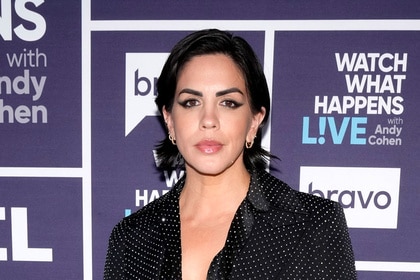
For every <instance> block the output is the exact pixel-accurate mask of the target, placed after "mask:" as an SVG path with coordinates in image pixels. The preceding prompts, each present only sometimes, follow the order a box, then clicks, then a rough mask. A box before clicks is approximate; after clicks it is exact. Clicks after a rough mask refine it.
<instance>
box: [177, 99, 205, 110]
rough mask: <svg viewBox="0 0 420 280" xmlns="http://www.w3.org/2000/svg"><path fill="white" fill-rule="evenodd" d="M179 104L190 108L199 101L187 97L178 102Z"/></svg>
mask: <svg viewBox="0 0 420 280" xmlns="http://www.w3.org/2000/svg"><path fill="white" fill-rule="evenodd" d="M179 104H180V105H181V106H182V107H184V108H191V107H194V106H197V105H199V104H200V103H199V102H198V100H196V99H187V100H184V101H181V102H179Z"/></svg>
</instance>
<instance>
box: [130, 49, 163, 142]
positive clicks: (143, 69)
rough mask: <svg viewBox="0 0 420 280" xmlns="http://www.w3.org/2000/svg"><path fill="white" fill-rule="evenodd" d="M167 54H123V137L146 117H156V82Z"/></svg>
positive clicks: (157, 113)
mask: <svg viewBox="0 0 420 280" xmlns="http://www.w3.org/2000/svg"><path fill="white" fill-rule="evenodd" d="M168 55H169V54H168V53H126V54H125V136H127V135H128V134H130V132H131V131H132V130H133V129H134V128H135V127H136V126H137V125H138V124H139V123H140V122H141V121H142V120H143V119H144V118H145V117H146V116H157V115H159V112H158V110H157V107H156V104H155V98H156V95H157V91H156V81H157V78H158V77H159V75H160V72H161V70H162V67H163V64H164V63H165V61H166V59H167V58H168Z"/></svg>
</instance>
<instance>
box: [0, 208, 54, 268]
mask: <svg viewBox="0 0 420 280" xmlns="http://www.w3.org/2000/svg"><path fill="white" fill-rule="evenodd" d="M27 212H28V211H27V208H25V207H11V208H10V224H11V233H12V248H11V249H12V260H13V261H25V262H52V261H53V250H52V249H51V248H29V244H28V213H27ZM5 220H8V219H7V218H6V208H5V207H0V221H5ZM0 236H1V234H0ZM7 249H8V248H0V261H7Z"/></svg>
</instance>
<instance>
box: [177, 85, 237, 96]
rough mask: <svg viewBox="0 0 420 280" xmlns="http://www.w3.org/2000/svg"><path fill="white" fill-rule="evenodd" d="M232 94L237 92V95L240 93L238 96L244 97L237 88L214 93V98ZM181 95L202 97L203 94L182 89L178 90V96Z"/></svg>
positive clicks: (189, 89)
mask: <svg viewBox="0 0 420 280" xmlns="http://www.w3.org/2000/svg"><path fill="white" fill-rule="evenodd" d="M234 92H237V93H240V94H242V95H244V93H243V92H242V91H241V90H240V89H239V88H237V87H232V88H228V89H224V90H221V91H218V92H216V96H217V97H219V96H223V95H226V94H229V93H234ZM182 93H188V94H192V95H196V96H203V93H202V92H201V91H198V90H194V89H191V88H184V89H182V90H180V91H179V94H182Z"/></svg>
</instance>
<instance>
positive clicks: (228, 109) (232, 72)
mask: <svg viewBox="0 0 420 280" xmlns="http://www.w3.org/2000/svg"><path fill="white" fill-rule="evenodd" d="M163 112H164V118H165V121H166V123H167V125H168V129H169V132H170V134H171V135H172V136H173V137H174V138H175V139H176V145H177V147H178V150H179V151H180V153H181V154H182V156H183V157H184V160H185V164H186V168H187V170H189V169H192V170H195V171H196V172H198V173H200V174H203V175H218V174H221V173H223V172H225V171H226V170H230V169H232V168H238V167H239V168H244V163H243V158H242V157H243V149H244V145H245V141H247V142H251V141H253V139H254V137H255V135H256V133H257V130H258V127H259V125H260V123H261V121H262V120H263V118H264V114H265V109H264V108H262V109H261V112H260V113H257V114H255V115H254V114H253V113H252V111H251V107H250V104H249V98H248V92H247V89H246V86H245V80H244V77H243V75H242V73H241V71H240V70H239V68H238V67H237V66H236V64H235V63H234V62H233V60H232V59H231V58H230V57H228V56H226V55H223V54H212V55H203V56H196V57H194V58H192V59H191V60H190V61H189V62H187V63H186V64H185V65H184V67H183V68H182V70H181V71H180V73H179V76H178V82H177V87H176V90H175V98H174V104H173V107H172V111H171V112H170V113H169V112H167V111H166V110H165V108H164V111H163Z"/></svg>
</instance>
